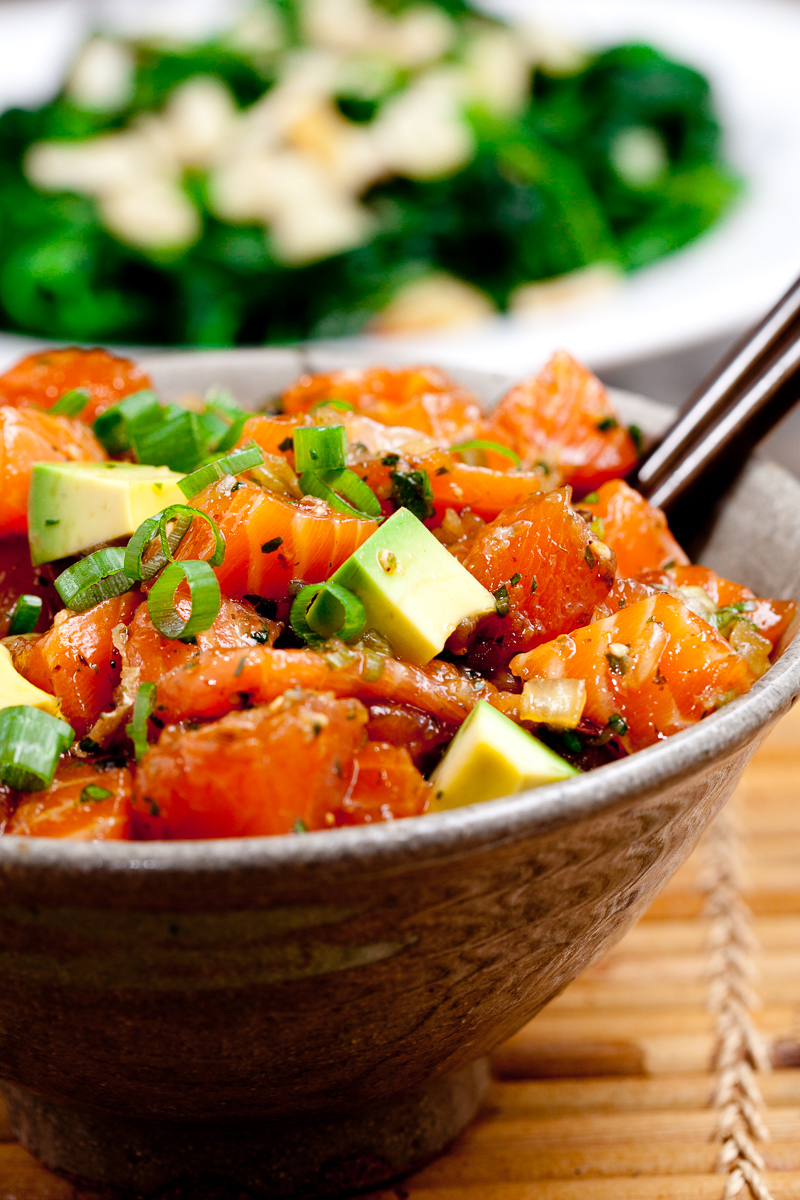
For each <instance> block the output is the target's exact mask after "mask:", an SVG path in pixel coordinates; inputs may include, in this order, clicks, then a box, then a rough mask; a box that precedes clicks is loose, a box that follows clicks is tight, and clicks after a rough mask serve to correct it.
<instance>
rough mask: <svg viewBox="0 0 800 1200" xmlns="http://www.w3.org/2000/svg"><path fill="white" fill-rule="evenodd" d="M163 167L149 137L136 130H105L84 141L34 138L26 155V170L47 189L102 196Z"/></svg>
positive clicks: (37, 182) (33, 180)
mask: <svg viewBox="0 0 800 1200" xmlns="http://www.w3.org/2000/svg"><path fill="white" fill-rule="evenodd" d="M164 171H165V164H164V162H163V161H162V159H161V158H160V156H159V154H158V152H157V150H156V149H155V148H154V147H153V146H152V145H151V144H149V143H148V140H147V139H146V138H144V137H142V136H141V135H139V134H137V133H119V134H106V135H104V136H102V137H97V138H92V139H91V140H90V141H85V142H37V143H36V144H34V145H33V146H31V148H30V150H29V151H28V153H27V155H26V156H25V173H26V174H27V176H28V178H29V179H30V180H31V182H32V183H35V184H37V185H38V186H39V187H42V188H45V189H47V190H48V191H60V190H64V191H71V192H83V193H84V194H86V195H89V196H102V195H103V194H105V193H108V192H111V191H123V190H124V189H125V188H127V187H129V186H135V185H136V184H137V183H138V182H139V180H140V179H141V178H142V177H143V176H145V175H147V176H151V175H154V174H155V175H157V174H161V173H162V172H164Z"/></svg>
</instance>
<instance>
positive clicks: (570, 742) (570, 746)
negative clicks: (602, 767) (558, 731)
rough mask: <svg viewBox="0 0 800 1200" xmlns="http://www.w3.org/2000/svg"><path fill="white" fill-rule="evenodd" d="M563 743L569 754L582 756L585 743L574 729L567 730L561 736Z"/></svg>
mask: <svg viewBox="0 0 800 1200" xmlns="http://www.w3.org/2000/svg"><path fill="white" fill-rule="evenodd" d="M561 741H562V743H563V746H564V749H565V750H566V751H567V754H580V753H581V752H582V750H583V743H582V742H581V739H580V738H579V737H578V735H577V733H576V732H575V730H574V729H567V730H565V732H564V733H562V735H561Z"/></svg>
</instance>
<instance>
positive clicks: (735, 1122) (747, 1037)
mask: <svg viewBox="0 0 800 1200" xmlns="http://www.w3.org/2000/svg"><path fill="white" fill-rule="evenodd" d="M706 850H707V858H706V869H705V872H704V874H705V879H704V881H703V882H704V890H705V892H706V896H707V899H706V906H705V916H706V918H707V919H708V921H709V932H708V952H709V960H710V961H709V974H710V987H709V997H708V1006H709V1008H710V1009H711V1011H712V1012H713V1013H715V1014H716V1045H715V1050H714V1067H715V1069H716V1072H717V1079H716V1086H715V1088H714V1092H713V1095H712V1097H711V1105H712V1107H714V1108H715V1109H717V1111H718V1117H717V1123H716V1126H715V1128H714V1133H713V1135H712V1137H713V1139H714V1141H718V1142H720V1152H719V1156H718V1158H717V1170H718V1171H719V1172H721V1173H724V1174H726V1175H727V1179H726V1180H725V1190H724V1193H723V1200H735V1198H736V1197H737V1196H748V1195H749V1196H751V1197H753V1200H772V1195H771V1193H770V1191H769V1188H768V1187H767V1185H766V1183H765V1182H764V1179H763V1176H762V1172H763V1171H764V1159H763V1158H762V1156H761V1155H760V1154H759V1152H758V1150H757V1149H756V1145H755V1143H756V1142H763V1141H766V1140H767V1139H768V1138H769V1132H768V1130H767V1127H766V1125H765V1123H764V1119H763V1115H762V1114H763V1109H764V1101H763V1099H762V1097H761V1091H760V1089H759V1086H758V1082H757V1080H756V1075H755V1072H756V1071H768V1070H769V1069H770V1062H769V1057H768V1055H767V1052H766V1048H765V1046H764V1042H763V1039H762V1037H761V1035H760V1033H759V1032H758V1030H757V1029H756V1027H755V1025H754V1023H753V1019H752V1016H751V1011H752V1010H753V1009H755V1008H757V1007H758V1006H759V1000H758V996H757V995H756V993H755V991H754V990H753V987H752V980H753V978H754V976H755V974H756V971H755V965H754V962H753V957H754V954H755V953H756V951H757V950H758V943H757V941H756V938H755V936H754V934H753V931H752V927H751V922H750V909H749V908H748V906H747V904H746V902H745V900H744V898H743V896H742V866H741V844H740V838H739V830H738V828H737V826H736V823H735V821H734V819H733V818H732V817H731V816H730V815H729V814H728V813H727V812H725V813H723V814H722V815H721V816H720V817H719V818H718V820H717V821H716V823H715V824H714V825H713V826H712V828H711V830H710V831H709V833H708V835H707V838H706Z"/></svg>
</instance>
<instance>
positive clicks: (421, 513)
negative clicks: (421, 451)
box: [383, 455, 434, 521]
mask: <svg viewBox="0 0 800 1200" xmlns="http://www.w3.org/2000/svg"><path fill="white" fill-rule="evenodd" d="M387 457H389V458H391V457H392V456H391V455H387ZM383 461H384V462H386V459H384V460H383ZM389 499H390V500H392V501H393V502H394V503H395V504H396V505H397V507H398V508H407V509H408V510H409V512H412V513H413V514H414V516H415V517H417V519H418V520H420V521H425V520H427V518H428V517H432V516H433V513H434V507H433V489H432V487H431V481H430V478H429V477H428V472H427V471H422V470H419V471H405V472H404V471H393V472H392V490H391V493H390V496H389Z"/></svg>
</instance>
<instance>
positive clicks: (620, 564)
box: [581, 479, 689, 577]
mask: <svg viewBox="0 0 800 1200" xmlns="http://www.w3.org/2000/svg"><path fill="white" fill-rule="evenodd" d="M581 508H586V509H588V510H589V511H590V512H591V513H593V514H594V516H595V517H599V518H600V519H601V520H602V522H603V539H604V541H605V543H606V545H607V546H610V547H611V549H612V550H613V551H614V553H615V554H616V556H617V570H618V571H619V573H620V575H623V576H625V577H629V576H633V575H641V573H642V572H643V571H657V570H660V569H661V568H662V567H664V566H665V565H666V564H667V563H671V564H673V565H675V564H678V565H681V566H684V565H686V564H687V563H688V562H689V556H688V555H687V554H686V552H685V551H684V550H683V549H682V548H681V547H680V546H679V545H678V543H677V542H676V541H675V538H674V537H673V536H672V534H671V533H670V530H669V526H668V525H667V518H666V517H665V516H664V513H663V512H662V511H661V509H660V508H653V505H652V504H648V502H647V501H646V500H645V498H644V496H640V495H639V493H638V492H637V491H635V490H634V489H633V488H632V487H629V486H628V484H627V483H625V481H624V480H623V479H615V480H613V481H612V482H610V483H604V484H602V486H601V487H599V488H598V489H597V499H596V500H588V499H586V498H584V499H583V500H581Z"/></svg>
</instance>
